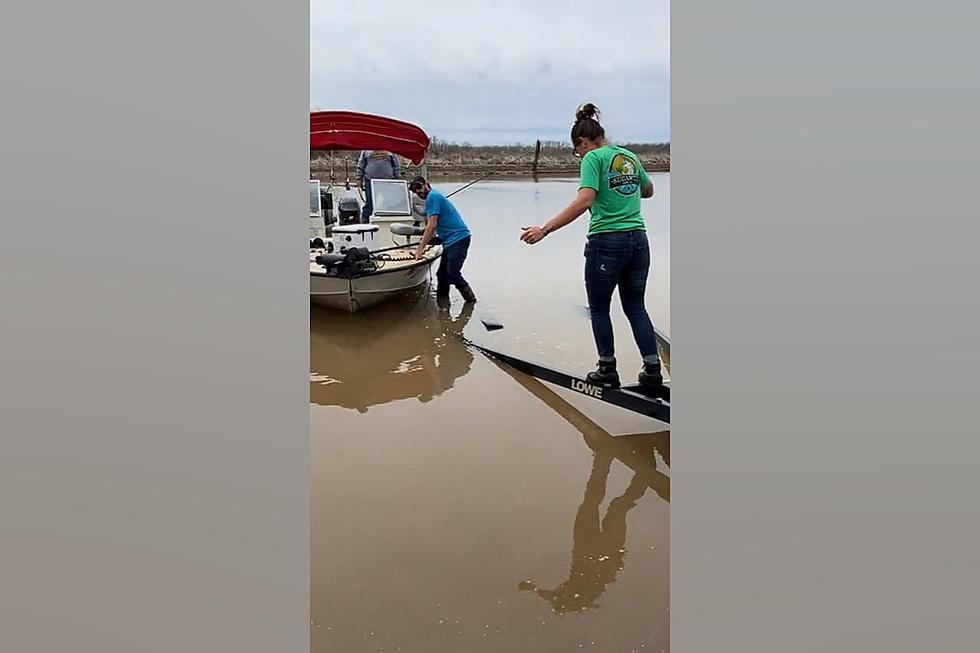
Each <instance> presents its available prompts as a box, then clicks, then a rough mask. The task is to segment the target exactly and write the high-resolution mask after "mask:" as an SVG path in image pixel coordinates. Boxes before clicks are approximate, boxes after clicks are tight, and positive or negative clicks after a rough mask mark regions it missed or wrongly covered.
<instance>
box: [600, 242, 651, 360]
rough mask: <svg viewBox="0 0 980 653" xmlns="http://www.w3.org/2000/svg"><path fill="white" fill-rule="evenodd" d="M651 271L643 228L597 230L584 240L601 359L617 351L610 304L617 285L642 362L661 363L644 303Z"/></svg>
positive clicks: (606, 358) (609, 356) (611, 356)
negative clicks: (611, 230)
mask: <svg viewBox="0 0 980 653" xmlns="http://www.w3.org/2000/svg"><path fill="white" fill-rule="evenodd" d="M649 272H650V243H649V241H648V240H647V234H646V232H645V231H643V230H636V231H616V232H611V233H601V234H594V235H592V236H589V239H588V241H587V242H586V243H585V292H586V295H588V298H589V317H590V318H591V320H592V335H593V337H594V338H595V345H596V350H597V351H598V353H599V360H600V361H612V360H614V359H615V355H616V349H615V346H614V343H613V328H612V320H611V319H610V318H609V304H610V302H611V301H612V294H613V290H615V289H616V287H617V286H618V287H619V299H620V302H621V303H622V304H623V312H624V313H625V314H626V319H627V320H629V323H630V328H631V329H632V330H633V339H634V340H635V341H636V346H637V347H638V348H639V350H640V355H641V356H643V362H644V363H651V364H653V363H656V364H659V362H660V356H659V355H658V353H657V337H656V335H654V332H653V322H651V321H650V316H649V314H647V309H646V305H645V303H644V298H645V295H646V289H647V275H648V273H649Z"/></svg>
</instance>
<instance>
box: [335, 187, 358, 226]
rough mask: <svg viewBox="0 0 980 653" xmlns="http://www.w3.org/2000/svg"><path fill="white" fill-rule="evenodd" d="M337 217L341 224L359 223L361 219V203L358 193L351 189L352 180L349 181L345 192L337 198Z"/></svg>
mask: <svg viewBox="0 0 980 653" xmlns="http://www.w3.org/2000/svg"><path fill="white" fill-rule="evenodd" d="M337 218H338V220H337V221H338V223H339V224H341V225H346V224H357V223H359V222H360V221H361V203H360V202H359V201H358V199H357V193H355V192H354V191H353V190H351V187H350V182H347V184H346V186H345V188H344V192H343V193H341V195H340V197H339V198H338V199H337Z"/></svg>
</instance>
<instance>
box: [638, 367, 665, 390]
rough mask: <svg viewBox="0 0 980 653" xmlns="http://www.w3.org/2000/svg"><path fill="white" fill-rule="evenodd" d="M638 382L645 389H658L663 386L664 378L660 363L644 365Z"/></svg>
mask: <svg viewBox="0 0 980 653" xmlns="http://www.w3.org/2000/svg"><path fill="white" fill-rule="evenodd" d="M637 380H638V381H639V382H640V385H642V386H643V387H644V388H653V389H656V388H659V387H660V386H662V385H663V384H664V377H663V373H662V372H661V371H660V363H659V362H657V363H644V364H643V369H642V370H640V375H639V377H637Z"/></svg>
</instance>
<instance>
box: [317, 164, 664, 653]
mask: <svg viewBox="0 0 980 653" xmlns="http://www.w3.org/2000/svg"><path fill="white" fill-rule="evenodd" d="M653 178H654V184H655V187H656V195H655V196H654V198H652V199H650V200H645V201H644V203H643V209H644V215H645V217H646V220H647V225H648V231H649V233H650V236H651V241H652V247H653V255H654V263H653V267H652V269H651V275H650V282H649V287H648V291H647V299H648V307H649V309H650V313H651V316H652V317H653V319H654V323H655V324H656V325H657V327H658V328H660V329H661V330H662V331H663V332H665V333H667V334H669V333H670V328H669V236H668V234H669V213H668V204H669V190H670V185H669V184H670V177H669V174H656V175H653ZM462 185H463V184H462V183H459V182H457V183H451V184H450V183H447V184H445V185H444V186H439V185H436V187H437V188H439V189H440V190H443V191H444V192H447V193H448V192H452V191H453V190H455V189H456V188H459V187H460V186H462ZM575 190H576V184H575V181H574V180H571V179H566V180H543V181H539V182H533V181H530V180H527V181H493V182H490V181H487V182H480V183H478V184H475V185H473V186H471V187H469V188H467V189H466V190H464V191H463V192H461V193H460V194H458V195H456V196H454V197H453V198H452V199H453V201H454V203H455V204H456V206H457V207H458V208H459V210H460V212H461V214H462V215H463V217H464V219H465V220H466V221H467V223H468V224H469V226H470V229H471V231H472V232H473V245H472V247H471V250H470V256H469V258H468V260H467V262H466V266H465V268H464V275H465V276H466V277H467V279H468V280H469V282H470V283H471V285H472V286H473V288H474V289H475V291H476V293H477V295H478V297H479V301H478V302H477V303H476V305H475V306H473V305H464V304H463V303H462V300H461V298H460V297H459V296H458V295H457V294H456V292H455V291H453V295H452V298H451V304H450V306H449V307H448V308H446V307H440V306H438V305H437V303H436V301H435V298H434V297H433V296H431V294H430V293H431V292H432V291H431V289H430V288H426V289H423V290H422V291H420V292H419V293H415V294H413V295H410V296H406V297H405V298H404V299H401V300H396V301H394V302H392V303H389V304H387V305H383V306H380V307H377V308H376V309H374V310H369V311H366V312H363V313H358V314H354V315H348V314H344V313H336V312H333V311H329V310H321V309H317V308H316V307H311V310H310V312H311V315H310V425H311V450H310V453H311V469H310V473H311V476H310V485H311V521H310V527H311V539H310V546H311V548H310V557H311V570H310V571H311V579H310V580H311V583H310V605H311V617H310V628H311V632H310V634H311V650H312V651H315V652H328V651H329V652H339V653H358V652H361V651H364V652H371V653H377V652H379V651H392V652H394V651H403V652H406V653H409V652H419V653H438V652H442V651H465V652H483V651H486V652H500V651H515V652H516V651H582V650H591V651H624V652H630V651H667V650H669V632H668V631H669V574H668V568H669V555H668V553H669V552H668V541H669V530H668V525H669V520H668V514H669V500H670V478H669V469H670V468H669V465H670V439H669V434H668V432H667V431H666V430H665V429H666V428H667V427H666V426H665V425H663V424H661V423H659V422H656V421H653V420H650V419H647V418H643V417H640V416H637V415H633V414H631V413H628V412H626V411H623V410H621V409H619V408H615V407H611V406H607V405H604V404H600V403H599V402H596V401H595V400H592V399H589V398H586V397H581V396H577V395H572V394H571V393H570V392H569V391H565V390H562V389H556V388H555V387H554V386H550V385H547V384H542V383H540V382H538V381H536V380H534V379H531V378H529V377H526V376H524V375H522V374H520V373H518V372H515V371H513V370H509V369H508V368H506V367H505V366H502V365H500V364H498V363H495V362H493V361H491V360H490V359H488V358H487V357H485V356H483V355H482V354H480V353H479V352H478V351H477V350H475V349H473V348H472V347H469V346H468V345H467V344H466V339H469V340H471V341H473V342H478V343H481V344H487V345H491V346H493V347H494V348H497V349H500V350H502V351H507V352H509V353H513V354H515V355H518V356H521V357H524V358H529V359H532V360H537V361H539V362H542V363H545V364H548V365H550V366H553V367H557V368H560V369H565V370H568V371H570V372H575V373H582V374H584V373H585V372H586V371H588V370H589V369H591V368H592V366H593V364H594V362H595V351H594V345H593V343H592V337H591V332H590V330H589V324H588V316H587V311H586V308H585V290H584V285H583V279H582V275H583V272H582V264H583V257H582V250H583V245H584V234H585V220H586V217H587V216H583V217H582V218H580V219H579V220H578V221H576V223H573V224H572V225H570V226H568V227H566V228H565V229H562V230H560V231H558V232H556V233H554V234H552V235H550V236H548V238H546V239H545V240H544V241H542V242H541V243H539V244H537V245H534V246H527V245H525V244H523V243H521V242H520V241H519V239H518V236H519V234H520V227H521V226H523V225H527V224H540V223H542V222H544V221H545V220H546V219H548V218H549V217H551V216H552V215H554V213H556V212H557V211H558V210H560V209H561V208H562V207H563V206H564V205H565V204H566V203H567V202H568V201H569V200H570V199H571V198H572V197H573V196H574V193H575ZM484 316H490V317H493V318H494V319H496V320H498V321H499V322H500V323H502V324H503V325H504V328H503V329H500V330H497V331H493V332H489V331H487V330H486V329H485V328H484V326H483V324H482V323H481V321H480V318H481V317H484ZM613 318H614V325H615V329H616V342H617V357H618V358H619V360H620V368H621V373H622V374H623V375H624V376H627V375H632V374H635V371H636V370H638V369H639V365H640V363H639V360H640V359H639V354H638V353H637V352H636V348H635V345H634V344H633V342H632V338H631V336H630V333H629V327H628V325H627V324H626V322H625V319H624V318H623V317H622V312H621V309H620V308H619V305H618V302H615V303H614V307H613ZM590 402H591V403H590Z"/></svg>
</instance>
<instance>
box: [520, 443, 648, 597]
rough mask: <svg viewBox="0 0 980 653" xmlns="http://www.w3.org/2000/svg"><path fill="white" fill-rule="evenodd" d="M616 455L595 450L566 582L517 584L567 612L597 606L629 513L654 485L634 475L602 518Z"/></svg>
mask: <svg viewBox="0 0 980 653" xmlns="http://www.w3.org/2000/svg"><path fill="white" fill-rule="evenodd" d="M612 461H613V456H612V455H611V454H609V453H604V452H602V451H601V450H600V451H596V452H595V458H593V460H592V473H591V474H590V476H589V480H588V483H586V486H585V498H584V499H583V500H582V505H581V506H579V509H578V512H577V513H576V515H575V526H574V533H573V534H574V537H573V544H572V565H571V571H570V572H569V575H568V580H566V581H565V582H564V583H562V584H561V585H559V586H558V587H556V588H554V589H550V590H549V589H544V588H541V587H538V586H537V585H535V584H534V583H533V582H532V581H530V580H525V581H521V583H519V584H518V588H520V589H522V590H531V591H533V592H535V593H537V594H538V596H540V597H541V598H543V599H545V600H546V601H548V602H549V603H551V605H552V607H553V608H554V610H555V612H557V613H559V614H564V613H566V612H576V611H580V610H585V609H589V608H595V607H597V606H596V604H595V600H596V599H597V598H599V595H600V594H602V592H603V591H604V590H605V589H606V585H608V584H609V583H611V582H612V581H614V580H616V575H617V574H618V573H619V571H620V570H621V569H622V568H623V558H624V557H625V555H626V513H628V512H629V511H630V509H631V508H633V506H635V505H636V502H637V501H639V500H640V498H641V497H642V496H643V494H644V493H645V492H646V491H647V488H648V487H650V486H649V483H648V481H647V480H646V479H644V478H641V475H640V474H638V473H637V474H634V476H633V479H632V481H631V482H630V484H629V487H627V488H626V490H625V491H624V492H623V494H621V495H620V496H618V497H616V498H615V499H613V500H612V501H610V502H609V507H608V508H607V509H606V516H605V518H603V519H602V521H601V522H600V520H599V506H600V505H601V504H602V500H603V498H604V497H605V495H606V480H607V479H608V477H609V468H610V466H611V465H612Z"/></svg>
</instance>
